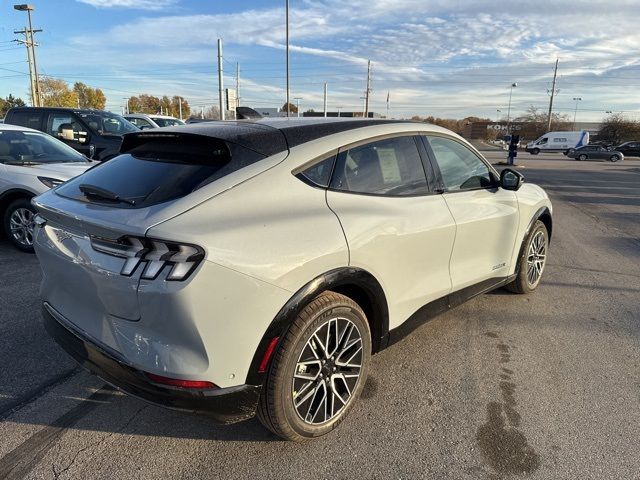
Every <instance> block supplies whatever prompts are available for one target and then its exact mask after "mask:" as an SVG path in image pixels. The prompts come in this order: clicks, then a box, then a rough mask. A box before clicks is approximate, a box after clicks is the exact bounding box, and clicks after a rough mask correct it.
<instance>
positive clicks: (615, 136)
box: [597, 113, 640, 145]
mask: <svg viewBox="0 0 640 480" xmlns="http://www.w3.org/2000/svg"><path fill="white" fill-rule="evenodd" d="M597 138H598V140H604V141H608V142H611V143H613V144H615V145H619V144H621V143H623V142H625V141H628V140H637V139H638V138H640V122H638V121H635V120H631V119H629V118H627V117H625V116H624V115H622V114H621V113H614V114H612V115H609V116H608V117H607V118H605V120H604V121H603V122H602V125H600V130H599V131H598V133H597Z"/></svg>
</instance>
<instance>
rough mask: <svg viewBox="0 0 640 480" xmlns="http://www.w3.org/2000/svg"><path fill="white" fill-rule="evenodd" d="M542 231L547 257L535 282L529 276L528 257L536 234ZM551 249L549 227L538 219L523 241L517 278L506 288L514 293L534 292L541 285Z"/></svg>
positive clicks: (517, 267) (517, 266)
mask: <svg viewBox="0 0 640 480" xmlns="http://www.w3.org/2000/svg"><path fill="white" fill-rule="evenodd" d="M539 232H541V235H542V236H543V238H544V255H545V259H544V262H543V264H542V267H541V270H540V274H539V276H538V278H537V280H536V281H535V282H533V283H532V282H530V281H529V278H528V273H529V271H528V267H529V264H528V258H529V250H530V248H531V243H532V242H533V241H534V239H535V238H536V236H537V235H538V234H539ZM548 250H549V232H548V231H547V227H546V225H545V224H544V223H542V222H541V221H540V220H537V221H536V222H535V223H534V225H533V228H532V229H531V231H530V232H529V234H528V235H527V237H526V238H525V240H524V242H523V248H522V253H521V254H520V257H519V258H518V264H517V265H516V278H515V280H514V281H513V282H511V283H509V284H507V285H506V287H505V288H506V289H507V290H509V291H511V292H513V293H531V292H533V291H534V290H535V289H536V288H537V287H538V285H540V280H541V279H542V274H543V273H544V267H545V265H546V255H547V254H548Z"/></svg>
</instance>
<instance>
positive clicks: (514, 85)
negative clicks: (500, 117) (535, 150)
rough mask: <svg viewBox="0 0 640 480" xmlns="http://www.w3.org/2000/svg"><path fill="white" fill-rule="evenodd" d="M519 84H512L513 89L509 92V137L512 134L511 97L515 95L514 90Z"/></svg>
mask: <svg viewBox="0 0 640 480" xmlns="http://www.w3.org/2000/svg"><path fill="white" fill-rule="evenodd" d="M517 86H518V84H517V83H516V82H513V83H512V84H511V89H510V90H509V109H508V110H507V135H510V134H511V96H512V95H513V89H514V88H515V87H517Z"/></svg>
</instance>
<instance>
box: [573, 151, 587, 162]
mask: <svg viewBox="0 0 640 480" xmlns="http://www.w3.org/2000/svg"><path fill="white" fill-rule="evenodd" d="M587 158H589V157H587V156H586V155H585V154H584V153H583V154H581V155H578V158H576V160H580V161H581V162H584V161H585V160H586V159H587Z"/></svg>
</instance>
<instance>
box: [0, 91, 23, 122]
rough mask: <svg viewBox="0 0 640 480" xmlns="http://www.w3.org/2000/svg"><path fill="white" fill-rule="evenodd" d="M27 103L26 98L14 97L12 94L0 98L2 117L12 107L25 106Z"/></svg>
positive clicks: (0, 115)
mask: <svg viewBox="0 0 640 480" xmlns="http://www.w3.org/2000/svg"><path fill="white" fill-rule="evenodd" d="M25 105H26V104H25V103H24V100H22V99H21V98H18V97H14V96H13V95H12V94H9V96H8V97H5V98H0V118H1V117H4V116H5V115H6V114H7V112H8V111H9V109H10V108H13V107H24V106H25Z"/></svg>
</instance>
